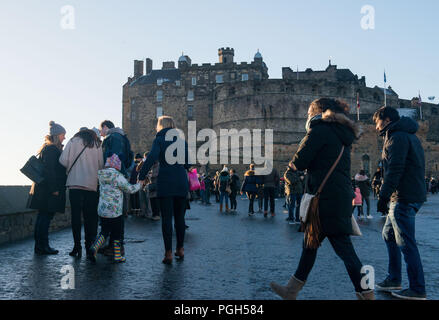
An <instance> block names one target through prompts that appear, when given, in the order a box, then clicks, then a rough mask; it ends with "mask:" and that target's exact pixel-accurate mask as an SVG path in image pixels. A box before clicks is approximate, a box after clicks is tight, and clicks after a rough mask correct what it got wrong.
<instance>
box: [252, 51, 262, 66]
mask: <svg viewBox="0 0 439 320" xmlns="http://www.w3.org/2000/svg"><path fill="white" fill-rule="evenodd" d="M254 60H255V62H256V63H257V64H259V65H262V54H261V53H260V52H259V49H258V52H256V54H255V57H254Z"/></svg>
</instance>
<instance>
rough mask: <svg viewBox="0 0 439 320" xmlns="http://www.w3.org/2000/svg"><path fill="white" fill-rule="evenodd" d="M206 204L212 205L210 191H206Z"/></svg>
mask: <svg viewBox="0 0 439 320" xmlns="http://www.w3.org/2000/svg"><path fill="white" fill-rule="evenodd" d="M204 203H206V204H210V190H208V189H206V190H204Z"/></svg>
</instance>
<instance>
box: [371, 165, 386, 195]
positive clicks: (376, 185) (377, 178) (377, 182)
mask: <svg viewBox="0 0 439 320" xmlns="http://www.w3.org/2000/svg"><path fill="white" fill-rule="evenodd" d="M382 179H383V175H382V171H381V167H378V168H377V171H376V172H375V174H374V175H373V178H372V188H373V196H374V197H375V198H376V197H378V194H379V193H380V189H381V183H382Z"/></svg>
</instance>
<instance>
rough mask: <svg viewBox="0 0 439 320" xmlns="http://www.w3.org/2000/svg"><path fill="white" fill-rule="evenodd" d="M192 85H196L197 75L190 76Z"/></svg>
mask: <svg viewBox="0 0 439 320" xmlns="http://www.w3.org/2000/svg"><path fill="white" fill-rule="evenodd" d="M192 85H193V86H196V85H197V77H192Z"/></svg>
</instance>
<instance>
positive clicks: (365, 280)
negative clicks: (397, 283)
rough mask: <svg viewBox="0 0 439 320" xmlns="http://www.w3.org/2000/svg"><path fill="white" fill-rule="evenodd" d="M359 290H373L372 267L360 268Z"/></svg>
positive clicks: (373, 274)
mask: <svg viewBox="0 0 439 320" xmlns="http://www.w3.org/2000/svg"><path fill="white" fill-rule="evenodd" d="M361 274H362V275H363V276H362V278H361V288H362V289H363V290H374V289H375V269H374V267H372V266H369V265H366V266H363V267H362V268H361Z"/></svg>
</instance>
